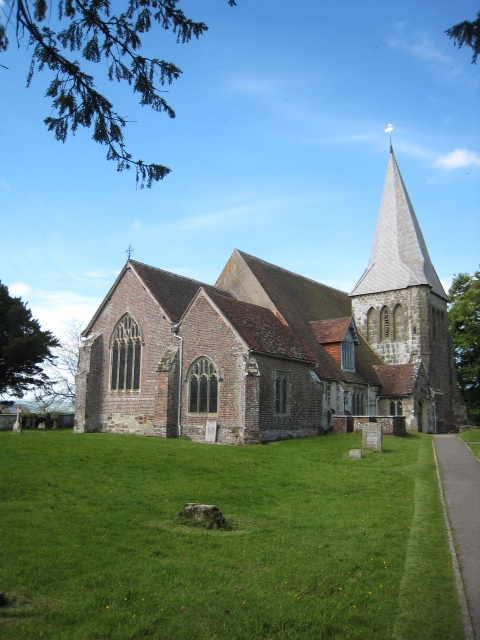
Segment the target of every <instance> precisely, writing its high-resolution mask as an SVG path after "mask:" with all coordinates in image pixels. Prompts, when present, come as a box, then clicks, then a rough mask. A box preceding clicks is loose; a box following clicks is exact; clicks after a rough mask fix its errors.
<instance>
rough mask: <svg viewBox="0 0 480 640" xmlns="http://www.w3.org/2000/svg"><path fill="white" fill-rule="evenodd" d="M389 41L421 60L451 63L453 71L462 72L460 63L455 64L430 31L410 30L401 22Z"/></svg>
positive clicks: (395, 47)
mask: <svg viewBox="0 0 480 640" xmlns="http://www.w3.org/2000/svg"><path fill="white" fill-rule="evenodd" d="M387 43H388V45H389V46H390V47H392V48H393V49H398V50H399V51H405V52H407V53H409V54H410V55H412V56H414V57H415V58H418V59H419V60H424V61H430V62H437V63H441V64H442V65H446V64H449V65H451V66H452V70H453V71H455V72H456V73H459V72H460V67H459V66H458V64H456V65H453V60H452V58H451V57H450V56H449V55H447V54H445V53H444V52H443V51H442V50H441V49H440V47H439V46H437V44H436V43H435V40H434V39H433V38H432V36H431V35H430V34H429V33H428V32H425V31H410V29H409V27H408V26H407V25H406V24H405V23H401V22H399V23H397V24H396V25H395V33H394V35H392V36H390V37H389V38H387ZM454 67H455V68H454Z"/></svg>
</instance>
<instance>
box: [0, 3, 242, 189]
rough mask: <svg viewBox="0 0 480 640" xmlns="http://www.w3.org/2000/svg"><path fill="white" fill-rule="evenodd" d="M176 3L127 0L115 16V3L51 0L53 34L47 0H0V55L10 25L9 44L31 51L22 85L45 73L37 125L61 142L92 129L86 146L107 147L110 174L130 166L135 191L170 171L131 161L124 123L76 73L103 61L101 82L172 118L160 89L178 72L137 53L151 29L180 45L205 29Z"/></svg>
mask: <svg viewBox="0 0 480 640" xmlns="http://www.w3.org/2000/svg"><path fill="white" fill-rule="evenodd" d="M178 4H179V0H128V2H126V3H125V2H124V3H123V5H124V9H123V10H121V9H119V6H118V5H120V3H117V2H115V11H112V3H111V1H110V0H59V1H58V19H59V28H58V29H55V28H53V27H52V26H51V14H52V11H53V9H54V5H55V2H47V0H5V1H4V2H0V11H1V12H2V13H3V17H4V24H0V51H5V50H6V49H7V48H8V46H9V39H8V35H7V26H8V25H10V24H11V25H13V28H14V30H15V35H16V40H17V43H18V44H20V41H21V39H22V38H23V37H24V36H27V38H28V46H29V47H31V49H32V59H31V65H30V71H29V73H28V76H27V85H29V84H30V82H31V80H32V77H33V74H34V73H35V71H43V70H45V69H49V70H50V71H52V72H53V80H52V81H51V82H50V85H49V86H48V89H47V92H46V95H47V96H48V97H49V98H51V99H52V109H53V114H54V115H51V116H48V117H47V118H45V120H44V122H45V124H46V125H47V128H48V130H49V131H52V132H53V134H54V136H55V138H56V139H57V140H60V141H61V142H65V140H66V139H67V136H68V134H69V133H70V134H75V132H76V130H77V129H78V128H79V127H86V128H93V136H92V137H93V140H95V142H98V143H99V144H102V145H105V146H106V147H107V159H108V160H113V161H115V162H116V163H117V170H118V171H123V170H124V169H130V168H131V167H132V166H134V167H135V170H136V179H137V183H140V186H141V187H143V186H147V187H151V185H152V183H153V182H154V181H158V180H161V179H162V178H164V177H165V176H166V175H167V174H168V173H169V172H170V169H169V168H168V167H166V166H164V165H162V164H155V163H151V164H145V163H144V162H143V161H142V160H135V161H134V160H132V155H131V154H130V153H129V152H128V151H127V149H126V147H125V141H124V137H123V132H122V129H123V128H124V127H125V125H126V124H127V119H126V118H125V117H124V116H121V115H120V114H119V113H118V112H117V110H116V109H115V108H114V106H113V104H112V103H111V102H110V101H109V100H108V99H107V98H106V97H105V96H104V95H102V94H101V93H99V92H98V91H97V90H96V88H95V86H96V85H95V79H94V77H93V76H92V75H90V74H88V73H87V72H86V71H85V70H84V68H85V66H88V64H89V63H93V64H98V63H101V62H103V63H105V65H106V73H107V78H108V80H110V81H117V82H123V83H126V84H128V85H129V86H130V87H131V88H132V91H133V93H136V94H138V95H139V102H140V104H141V105H142V106H149V107H150V108H152V109H153V110H154V111H157V112H163V113H166V114H167V115H168V116H169V117H170V118H174V117H175V112H174V110H173V109H172V108H171V106H170V105H169V104H168V103H167V102H166V100H165V98H164V97H163V96H162V95H161V94H162V93H163V91H162V90H161V89H160V87H161V86H164V85H166V84H167V85H169V84H171V83H172V81H173V80H175V79H177V78H178V77H179V76H180V74H181V73H182V71H181V70H180V69H179V68H178V67H177V66H176V65H175V64H173V63H172V62H168V61H165V60H161V59H160V58H148V57H144V56H143V55H141V53H140V50H141V48H142V38H144V36H145V34H147V33H148V32H149V31H150V30H151V29H153V28H154V27H158V28H159V29H163V30H171V31H172V32H173V34H174V35H175V36H176V39H177V42H180V43H186V42H189V41H190V40H192V38H199V37H200V36H201V35H202V34H204V33H205V31H207V29H208V27H207V25H206V24H204V23H203V22H194V21H193V20H190V19H189V18H187V17H186V16H185V14H184V13H183V11H182V10H181V9H179V8H178V7H177V5H178ZM228 4H229V5H230V6H234V5H235V0H228ZM0 15H1V14H0ZM46 25H48V26H46ZM62 26H63V28H62ZM70 53H71V54H72V55H69V54H70ZM77 53H78V54H79V55H80V56H81V58H83V61H82V64H80V62H79V61H78V60H75V59H74V57H73V56H74V55H75V54H77ZM82 65H83V66H82Z"/></svg>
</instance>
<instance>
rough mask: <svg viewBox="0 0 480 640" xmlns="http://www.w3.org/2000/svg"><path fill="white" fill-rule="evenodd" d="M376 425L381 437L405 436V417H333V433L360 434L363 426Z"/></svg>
mask: <svg viewBox="0 0 480 640" xmlns="http://www.w3.org/2000/svg"><path fill="white" fill-rule="evenodd" d="M372 422H373V423H376V424H380V425H381V426H382V434H383V435H393V436H404V435H406V426H405V416H335V417H334V418H333V432H334V433H361V432H362V430H363V425H364V424H369V423H372Z"/></svg>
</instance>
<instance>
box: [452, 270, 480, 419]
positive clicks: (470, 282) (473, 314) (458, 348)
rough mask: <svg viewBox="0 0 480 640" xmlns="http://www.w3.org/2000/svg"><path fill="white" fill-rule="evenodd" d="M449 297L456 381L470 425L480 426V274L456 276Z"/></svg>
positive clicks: (479, 272)
mask: <svg viewBox="0 0 480 640" xmlns="http://www.w3.org/2000/svg"><path fill="white" fill-rule="evenodd" d="M449 295H450V309H449V312H448V326H449V331H450V334H451V336H452V340H453V348H454V351H455V360H456V365H457V375H458V382H459V385H460V389H461V392H462V396H463V399H464V400H465V402H466V403H467V408H468V414H469V420H470V422H471V423H473V424H480V271H477V272H475V273H474V274H473V275H469V274H468V273H460V274H458V275H457V276H455V277H454V279H453V283H452V286H451V287H450V292H449Z"/></svg>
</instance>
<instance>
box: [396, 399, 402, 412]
mask: <svg viewBox="0 0 480 640" xmlns="http://www.w3.org/2000/svg"><path fill="white" fill-rule="evenodd" d="M401 415H403V405H402V401H401V400H397V416H401Z"/></svg>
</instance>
